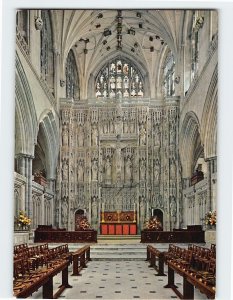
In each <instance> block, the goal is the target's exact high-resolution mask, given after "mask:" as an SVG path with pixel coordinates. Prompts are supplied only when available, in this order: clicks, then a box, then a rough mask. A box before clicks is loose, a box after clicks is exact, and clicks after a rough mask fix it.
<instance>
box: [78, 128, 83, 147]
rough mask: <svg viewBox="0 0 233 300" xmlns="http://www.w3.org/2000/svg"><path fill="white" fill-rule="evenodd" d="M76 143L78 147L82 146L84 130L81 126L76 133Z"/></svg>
mask: <svg viewBox="0 0 233 300" xmlns="http://www.w3.org/2000/svg"><path fill="white" fill-rule="evenodd" d="M77 142H78V146H79V147H83V146H84V128H83V126H81V127H80V128H79V131H78V136H77Z"/></svg>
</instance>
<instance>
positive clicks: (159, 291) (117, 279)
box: [31, 260, 206, 299]
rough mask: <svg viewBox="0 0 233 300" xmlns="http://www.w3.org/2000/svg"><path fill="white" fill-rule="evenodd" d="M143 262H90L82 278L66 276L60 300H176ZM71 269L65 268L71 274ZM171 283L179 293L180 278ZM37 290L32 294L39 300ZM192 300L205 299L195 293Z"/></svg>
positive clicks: (56, 279) (56, 280) (164, 279)
mask: <svg viewBox="0 0 233 300" xmlns="http://www.w3.org/2000/svg"><path fill="white" fill-rule="evenodd" d="M148 265H149V264H148V262H145V261H132V260H130V261H91V262H89V263H88V267H87V268H86V269H83V270H82V271H81V274H82V276H69V283H70V284H71V285H72V286H73V288H71V289H66V290H65V291H64V292H63V293H62V295H61V296H60V297H59V298H60V299H64V298H65V299H178V297H177V296H176V295H175V293H174V292H173V291H172V290H171V289H165V288H163V286H164V285H165V284H167V276H163V277H158V276H155V274H156V273H157V272H156V271H155V270H154V269H153V268H149V267H148ZM71 273H72V268H71V267H70V269H69V274H70V275H71ZM53 282H54V292H56V288H57V287H58V286H59V284H60V282H61V276H60V274H59V275H57V276H56V277H54V280H53ZM175 283H176V284H177V286H178V287H179V289H180V290H181V291H182V278H181V277H180V276H178V275H177V276H176V278H175ZM41 293H42V291H41V289H40V290H38V292H36V293H34V294H33V295H32V297H31V298H32V299H40V298H41V296H42V294H41ZM195 299H206V297H205V296H204V295H202V294H200V293H199V292H198V291H196V290H195Z"/></svg>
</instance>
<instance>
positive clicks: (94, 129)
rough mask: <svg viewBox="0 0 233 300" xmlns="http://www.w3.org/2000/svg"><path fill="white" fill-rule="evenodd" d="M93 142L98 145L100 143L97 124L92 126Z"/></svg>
mask: <svg viewBox="0 0 233 300" xmlns="http://www.w3.org/2000/svg"><path fill="white" fill-rule="evenodd" d="M91 143H92V146H97V144H98V130H97V128H96V126H93V128H92V135H91Z"/></svg>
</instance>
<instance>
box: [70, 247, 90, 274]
mask: <svg viewBox="0 0 233 300" xmlns="http://www.w3.org/2000/svg"><path fill="white" fill-rule="evenodd" d="M72 256H73V274H72V276H81V274H80V271H81V270H82V269H83V268H86V267H87V265H86V264H87V262H88V261H90V260H91V257H90V246H84V247H82V248H80V249H78V250H76V251H75V252H73V253H72Z"/></svg>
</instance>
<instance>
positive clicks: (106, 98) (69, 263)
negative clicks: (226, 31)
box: [14, 9, 218, 299]
mask: <svg viewBox="0 0 233 300" xmlns="http://www.w3.org/2000/svg"><path fill="white" fill-rule="evenodd" d="M217 49H218V15H217V11H215V10H172V9H171V10H158V9H154V10H153V9H150V10H143V9H140V10H134V9H131V10H126V9H116V10H114V9H110V10H98V9H96V10H59V9H57V10H56V9H55V10H54V9H51V10H49V9H41V10H40V9H37V10H26V9H22V10H18V11H17V12H16V65H15V71H16V73H15V103H16V105H15V173H14V203H15V205H14V216H15V224H14V228H15V231H14V243H15V257H14V258H15V260H14V294H15V296H16V297H19V298H20V297H21V298H22V297H28V296H30V295H32V297H35V298H38V297H40V296H41V297H42V296H44V298H46V297H48V298H51V297H59V296H60V295H61V294H62V293H64V294H63V296H64V297H66V298H70V299H72V298H73V299H75V298H79V299H95V298H105V299H114V297H116V294H119V296H120V298H122V299H123V298H124V299H126V298H127V299H133V298H144V299H161V298H163V299H165V298H174V297H175V296H174V295H178V296H179V297H181V298H182V297H183V298H184V299H194V298H195V299H205V297H206V296H207V297H209V298H213V297H214V296H215V229H216V195H217V187H216V185H217V94H218V86H217V84H218V68H217V65H218V53H217ZM38 243H39V244H38ZM54 243H56V247H55V246H54ZM63 243H65V245H63ZM131 244H133V245H131ZM147 244H150V246H149V248H147ZM197 244H198V245H197ZM101 245H102V246H101ZM153 247H154V248H153ZM52 249H53V250H52ZM182 249H183V250H182ZM190 253H191V254H190ZM38 257H40V259H39V258H38ZM146 259H147V261H150V264H151V266H153V267H156V260H159V266H158V268H161V269H160V271H159V274H160V275H161V274H162V275H161V276H164V273H165V275H168V282H167V279H166V278H165V277H163V279H161V280H159V281H158V277H154V276H152V275H153V273H152V272H154V271H155V270H151V269H148V267H147V265H146V264H147V262H145V260H146ZM25 261H27V263H28V264H27V266H26V265H25ZM117 262H118V263H119V264H120V265H121V268H120V271H119V276H120V277H119V278H118V276H115V275H114V280H115V279H116V282H114V284H116V285H119V286H117V287H116V288H115V287H114V288H113V290H110V289H109V286H107V285H104V283H103V282H102V283H101V281H100V280H103V281H104V279H103V278H102V277H101V276H102V275H104V274H105V271H106V273H107V274H108V275H107V274H106V277H107V280H108V279H109V280H113V279H112V277H111V276H112V275H111V273H109V272H107V271H108V267H107V265H108V264H110V265H111V267H110V268H112V269H114V272H115V267H116V263H117ZM124 262H127V263H126V266H124ZM136 262H138V268H139V267H140V268H139V269H141V268H144V270H145V271H142V272H144V273H145V274H144V275H145V277H143V278H142V274H140V272H141V271H140V270H138V269H137V264H136ZM98 263H99V264H100V265H98ZM105 263H106V266H105V265H104V264H105ZM86 264H87V265H88V268H87V269H85V266H86ZM95 264H96V265H95ZM127 264H131V265H130V266H131V268H132V270H133V271H132V273H133V274H134V278H136V279H135V280H136V281H137V280H139V282H140V280H141V282H142V283H143V285H145V286H146V285H147V284H148V286H149V285H150V284H151V290H150V289H149V290H148V288H143V287H142V288H141V290H140V291H139V289H138V290H137V283H136V282H135V283H133V285H132V282H131V281H130V279H129V280H128V277H130V276H132V273H131V272H129V271H130V269H129V271H127ZM92 266H93V268H96V269H98V268H99V270H98V271H95V270H94V269H91V268H92ZM89 267H90V270H92V271H93V272H95V273H93V274H94V275H93V277H91V276H90V278H93V280H91V285H92V288H89V287H88V286H87V285H88V283H90V280H89V275H90V274H91V273H89V272H92V271H89ZM145 267H147V268H145ZM46 268H47V269H46ZM70 268H73V274H74V275H77V274H78V273H79V272H80V271H81V270H82V269H83V270H82V274H83V277H82V280H83V281H80V282H79V281H77V282H76V281H75V280H76V279H75V277H70V276H69V273H67V272H68V269H70ZM110 268H109V269H110ZM105 269H106V270H105ZM104 270H105V271H104ZM116 270H117V268H116ZM117 272H118V271H116V273H117ZM120 272H121V273H120ZM127 272H129V273H127ZM134 272H135V273H134ZM35 274H36V275H35ZM126 274H128V275H127V276H128V277H127V280H128V281H127V284H128V287H127V288H125V286H124V278H125V276H126ZM206 274H207V275H208V276H207V277H205V276H206ZM55 276H56V278H58V280H57V281H59V278H60V279H61V282H60V284H61V288H60V289H59V291H57V292H55V288H57V287H56V284H54V286H53V283H52V281H53V277H55ZM59 276H60V277H59ZM147 276H148V277H147ZM179 276H180V277H179ZM115 277H116V278H115ZM174 277H175V280H177V281H178V283H179V284H182V285H183V292H182V293H181V292H180V291H177V289H176V287H175V283H176V282H177V281H176V282H174ZM179 278H181V279H182V280H183V281H180V282H179V280H181V279H179ZM200 278H201V282H202V283H203V284H201V283H200V280H199V279H200ZM118 279H119V280H118ZM144 279H145V280H144ZM99 281H100V282H99ZM161 281H163V282H161ZM54 282H55V281H54ZM141 282H140V284H141ZM69 283H70V284H69ZM85 284H87V285H85ZM95 284H96V285H97V286H95ZM138 284H139V283H138ZM165 284H166V288H164V286H165ZM131 285H132V286H131ZM71 286H72V287H73V288H72V287H71ZM123 286H124V287H123ZM101 287H102V290H101V291H100V290H99V289H101ZM194 287H196V288H195V290H194ZM104 289H105V291H108V293H107V292H106V293H104V292H103V290H104ZM54 293H55V294H54ZM114 293H115V294H114ZM156 297H157V298H156Z"/></svg>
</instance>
